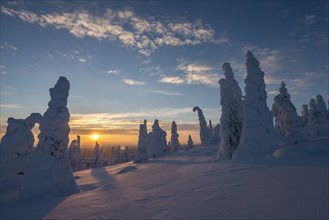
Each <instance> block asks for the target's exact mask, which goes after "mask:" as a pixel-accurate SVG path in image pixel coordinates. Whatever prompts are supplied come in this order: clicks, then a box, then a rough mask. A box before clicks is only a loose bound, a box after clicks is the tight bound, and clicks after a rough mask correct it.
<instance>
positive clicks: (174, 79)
mask: <svg viewBox="0 0 329 220" xmlns="http://www.w3.org/2000/svg"><path fill="white" fill-rule="evenodd" d="M158 82H160V83H169V84H184V83H185V82H186V80H185V79H183V78H181V77H179V76H162V77H161V78H160V79H159V81H158Z"/></svg>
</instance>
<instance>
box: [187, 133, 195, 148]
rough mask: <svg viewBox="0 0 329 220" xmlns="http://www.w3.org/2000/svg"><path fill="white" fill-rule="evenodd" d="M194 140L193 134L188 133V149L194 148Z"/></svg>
mask: <svg viewBox="0 0 329 220" xmlns="http://www.w3.org/2000/svg"><path fill="white" fill-rule="evenodd" d="M193 147H194V146H193V140H192V137H191V135H190V134H189V135H188V141H187V149H190V148H193Z"/></svg>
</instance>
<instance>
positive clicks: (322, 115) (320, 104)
mask: <svg viewBox="0 0 329 220" xmlns="http://www.w3.org/2000/svg"><path fill="white" fill-rule="evenodd" d="M316 108H317V110H318V116H319V121H320V123H325V122H326V121H327V119H328V112H327V107H326V103H325V102H324V100H323V97H322V95H320V94H319V95H317V96H316Z"/></svg>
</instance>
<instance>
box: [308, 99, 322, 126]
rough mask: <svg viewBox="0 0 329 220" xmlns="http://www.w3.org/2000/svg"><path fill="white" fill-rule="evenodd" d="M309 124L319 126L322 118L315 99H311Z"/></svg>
mask: <svg viewBox="0 0 329 220" xmlns="http://www.w3.org/2000/svg"><path fill="white" fill-rule="evenodd" d="M309 116H310V117H309V123H310V124H311V125H312V124H318V123H320V117H319V112H318V107H317V105H316V101H315V99H314V98H311V100H310V114H309Z"/></svg>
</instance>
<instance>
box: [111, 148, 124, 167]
mask: <svg viewBox="0 0 329 220" xmlns="http://www.w3.org/2000/svg"><path fill="white" fill-rule="evenodd" d="M121 154H122V153H121V147H120V146H117V147H115V148H112V155H111V165H114V164H118V163H120V162H121Z"/></svg>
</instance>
